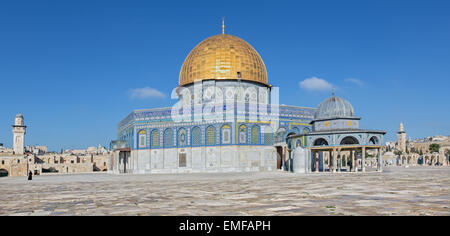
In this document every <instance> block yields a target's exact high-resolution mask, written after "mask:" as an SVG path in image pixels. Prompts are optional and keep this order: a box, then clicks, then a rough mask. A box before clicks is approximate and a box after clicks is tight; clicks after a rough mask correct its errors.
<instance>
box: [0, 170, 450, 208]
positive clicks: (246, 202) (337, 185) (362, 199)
mask: <svg viewBox="0 0 450 236" xmlns="http://www.w3.org/2000/svg"><path fill="white" fill-rule="evenodd" d="M0 215H232V216H240V215H242V216H246V215H450V167H417V168H398V167H396V168H386V169H385V171H384V172H383V173H364V174H362V173H335V174H334V173H319V174H307V175H302V174H292V173H286V172H281V171H276V172H258V173H214V174H173V175H169V174H159V175H111V174H105V173H101V174H77V175H52V176H35V177H34V178H33V180H32V181H27V180H26V177H8V178H0Z"/></svg>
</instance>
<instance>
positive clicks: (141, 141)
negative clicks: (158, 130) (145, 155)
mask: <svg viewBox="0 0 450 236" xmlns="http://www.w3.org/2000/svg"><path fill="white" fill-rule="evenodd" d="M146 146H147V131H146V130H145V129H141V130H139V132H138V148H144V147H146Z"/></svg>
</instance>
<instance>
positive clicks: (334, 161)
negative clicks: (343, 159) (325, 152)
mask: <svg viewBox="0 0 450 236" xmlns="http://www.w3.org/2000/svg"><path fill="white" fill-rule="evenodd" d="M336 166H337V154H336V149H333V173H335V172H336Z"/></svg>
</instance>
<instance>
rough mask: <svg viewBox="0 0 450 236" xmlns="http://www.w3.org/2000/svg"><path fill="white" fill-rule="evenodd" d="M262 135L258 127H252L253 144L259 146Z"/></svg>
mask: <svg viewBox="0 0 450 236" xmlns="http://www.w3.org/2000/svg"><path fill="white" fill-rule="evenodd" d="M259 134H260V129H259V126H258V125H254V126H253V127H252V144H259V138H260V136H259Z"/></svg>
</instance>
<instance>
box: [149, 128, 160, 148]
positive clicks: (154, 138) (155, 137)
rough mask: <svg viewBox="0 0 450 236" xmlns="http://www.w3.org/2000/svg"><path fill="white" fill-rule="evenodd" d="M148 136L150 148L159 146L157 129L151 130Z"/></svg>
mask: <svg viewBox="0 0 450 236" xmlns="http://www.w3.org/2000/svg"><path fill="white" fill-rule="evenodd" d="M150 137H151V139H152V140H151V141H152V143H151V147H152V148H157V147H159V130H157V129H154V130H152V132H151V136H150Z"/></svg>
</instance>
